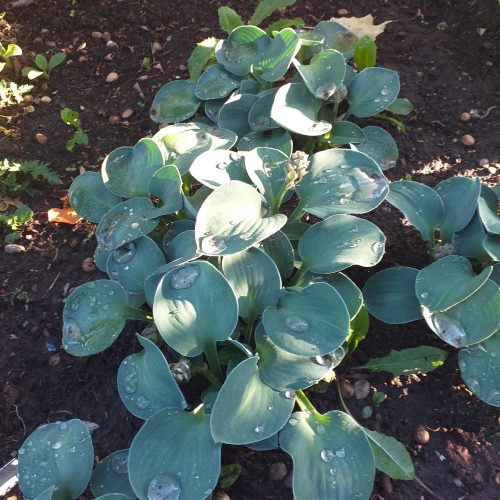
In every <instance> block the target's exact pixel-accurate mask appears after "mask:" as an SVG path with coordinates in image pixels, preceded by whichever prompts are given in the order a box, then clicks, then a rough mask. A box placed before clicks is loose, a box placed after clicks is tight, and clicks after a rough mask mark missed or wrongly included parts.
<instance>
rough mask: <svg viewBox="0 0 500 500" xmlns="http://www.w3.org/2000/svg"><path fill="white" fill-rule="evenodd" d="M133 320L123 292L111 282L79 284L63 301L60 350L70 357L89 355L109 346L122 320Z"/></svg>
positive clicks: (116, 335)
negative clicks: (61, 348) (63, 350)
mask: <svg viewBox="0 0 500 500" xmlns="http://www.w3.org/2000/svg"><path fill="white" fill-rule="evenodd" d="M128 317H133V315H131V311H130V308H129V306H128V305H127V294H126V292H125V290H124V289H123V288H122V287H121V286H120V285H119V284H118V283H115V282H114V281H110V280H96V281H91V282H90V283H85V284H84V285H80V286H79V287H78V288H76V289H75V290H73V292H71V294H70V295H69V296H68V298H67V299H66V302H65V304H64V310H63V338H62V343H63V347H64V349H65V350H66V351H67V352H69V353H70V354H73V356H89V355H90V354H96V353H98V352H101V351H103V350H104V349H106V348H107V347H109V346H110V345H111V344H112V343H113V342H114V340H115V339H116V338H117V337H118V335H120V333H121V331H122V329H123V327H124V326H125V320H126V319H127V318H128Z"/></svg>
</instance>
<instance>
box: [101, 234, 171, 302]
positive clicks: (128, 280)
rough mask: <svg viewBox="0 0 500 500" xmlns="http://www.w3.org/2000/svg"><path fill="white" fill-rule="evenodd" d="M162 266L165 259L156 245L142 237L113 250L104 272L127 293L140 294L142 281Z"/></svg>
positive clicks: (142, 286) (142, 289)
mask: <svg viewBox="0 0 500 500" xmlns="http://www.w3.org/2000/svg"><path fill="white" fill-rule="evenodd" d="M163 264H165V257H164V256H163V252H162V251H161V250H160V248H159V247H158V245H157V244H156V243H155V242H154V241H153V240H152V239H151V238H148V237H147V236H142V237H141V238H138V239H137V240H134V241H130V242H129V243H126V244H125V245H124V246H122V247H118V248H117V249H116V250H113V252H112V253H111V257H110V258H108V261H107V266H106V271H107V273H108V275H109V277H110V278H111V279H112V280H113V281H117V282H118V283H120V285H121V286H122V287H123V288H124V289H125V291H126V292H127V293H142V292H143V291H144V280H145V279H146V278H147V277H148V276H149V275H150V274H151V273H153V272H154V271H155V270H156V269H157V268H158V267H160V266H161V265H163Z"/></svg>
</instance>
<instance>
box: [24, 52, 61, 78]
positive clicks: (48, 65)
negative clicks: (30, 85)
mask: <svg viewBox="0 0 500 500" xmlns="http://www.w3.org/2000/svg"><path fill="white" fill-rule="evenodd" d="M65 60H66V54H65V53H64V52H59V53H58V54H54V55H53V56H52V57H51V58H50V59H49V60H47V58H46V57H45V56H44V55H43V54H37V55H36V56H35V65H36V67H35V68H33V67H31V66H27V67H25V68H23V70H22V72H21V73H22V75H23V76H25V77H27V78H28V79H29V80H34V79H35V78H38V77H39V76H43V77H44V78H45V79H46V80H49V79H50V75H51V74H52V70H53V69H54V68H56V67H57V66H60V65H61V64H62V63H63V62H64V61H65Z"/></svg>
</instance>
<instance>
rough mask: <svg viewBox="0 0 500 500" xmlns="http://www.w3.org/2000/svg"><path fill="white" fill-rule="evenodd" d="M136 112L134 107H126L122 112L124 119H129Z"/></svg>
mask: <svg viewBox="0 0 500 500" xmlns="http://www.w3.org/2000/svg"><path fill="white" fill-rule="evenodd" d="M133 114H134V110H133V109H130V108H128V109H126V110H125V111H124V112H123V113H122V118H123V119H124V120H127V119H128V118H130V117H131V116H132V115H133Z"/></svg>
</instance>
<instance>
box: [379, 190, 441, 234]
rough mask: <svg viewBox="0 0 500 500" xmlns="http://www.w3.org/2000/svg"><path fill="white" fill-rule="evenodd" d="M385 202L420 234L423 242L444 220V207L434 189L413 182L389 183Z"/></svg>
mask: <svg viewBox="0 0 500 500" xmlns="http://www.w3.org/2000/svg"><path fill="white" fill-rule="evenodd" d="M387 201H388V202H389V203H390V204H391V205H394V206H395V207H396V208H397V209H398V210H400V211H401V212H403V215H404V216H405V217H406V218H407V219H408V221H409V222H410V224H412V225H413V226H415V228H416V229H418V231H419V232H420V234H421V236H422V239H423V240H424V241H429V240H431V239H432V238H433V235H434V229H435V228H436V227H437V226H439V224H440V223H441V221H442V220H443V218H444V205H443V202H442V200H441V197H440V196H439V195H438V194H437V193H436V191H434V189H432V188H430V187H428V186H426V185H425V184H420V183H419V182H413V181H397V182H391V186H390V192H389V195H388V196H387Z"/></svg>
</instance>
